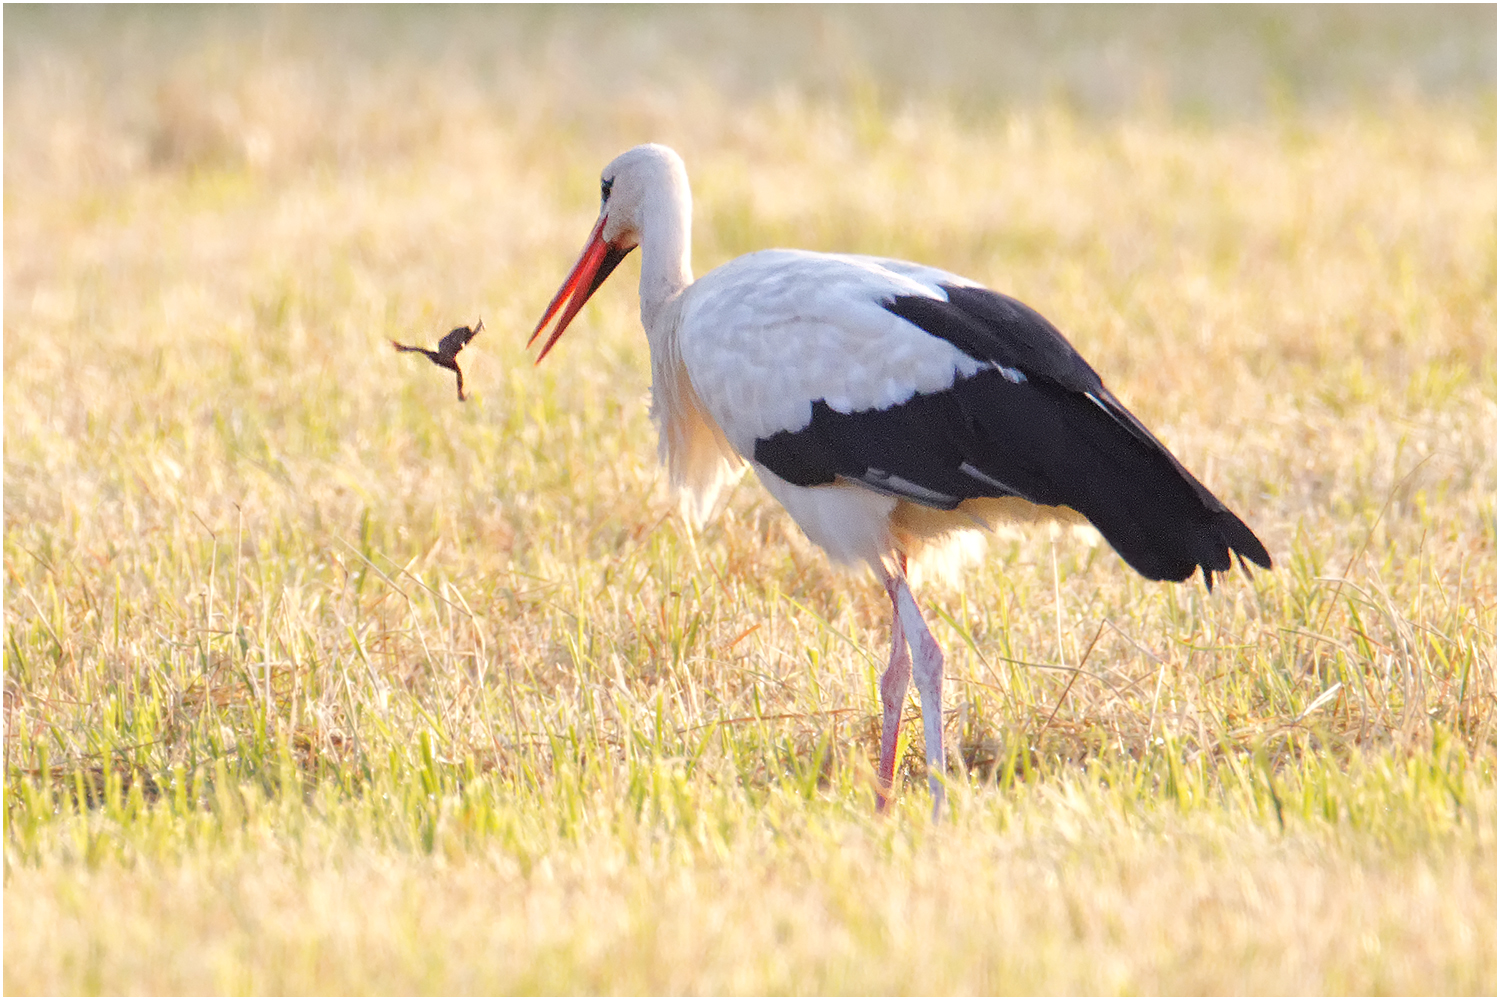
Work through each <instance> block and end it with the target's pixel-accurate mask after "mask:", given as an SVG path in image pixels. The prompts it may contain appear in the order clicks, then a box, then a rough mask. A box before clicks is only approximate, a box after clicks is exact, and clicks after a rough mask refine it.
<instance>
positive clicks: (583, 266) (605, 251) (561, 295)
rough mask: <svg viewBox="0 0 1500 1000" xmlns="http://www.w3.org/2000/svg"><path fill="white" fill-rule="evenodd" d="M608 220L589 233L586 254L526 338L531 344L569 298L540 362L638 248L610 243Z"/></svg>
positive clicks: (602, 217)
mask: <svg viewBox="0 0 1500 1000" xmlns="http://www.w3.org/2000/svg"><path fill="white" fill-rule="evenodd" d="M604 219H605V217H604V216H602V215H601V216H600V217H599V222H598V223H597V224H596V225H595V226H594V231H593V232H591V233H589V241H588V242H587V243H586V244H584V247H583V254H582V256H580V257H579V258H578V263H576V264H574V265H573V270H572V271H570V272H569V273H568V278H567V280H566V281H564V282H563V283H562V287H561V288H559V289H558V290H557V294H556V295H554V296H553V297H552V303H551V304H550V305H548V306H547V311H546V312H545V313H543V314H542V319H541V322H539V323H537V325H536V329H535V330H533V331H532V332H531V339H530V340H528V341H526V346H527V347H530V346H531V345H532V343H533V342H534V341H535V340H536V338H537V337H538V336H540V335H541V332H542V330H543V329H545V328H546V326H547V322H548V321H549V320H551V319H552V317H553V315H554V314H555V313H556V312H557V310H558V308H559V307H560V306H561V305H562V304H563V300H564V299H567V301H568V307H567V308H566V309H564V310H563V314H562V319H560V320H558V321H557V326H556V327H555V328H554V329H553V330H552V336H550V337H548V338H547V342H546V343H544V344H543V345H542V352H541V353H540V354H538V355H537V356H536V363H537V364H541V363H542V359H543V358H545V357H546V356H547V352H548V351H550V350H552V345H553V344H555V343H557V339H558V338H559V337H561V336H562V335H563V331H564V330H566V329H567V328H568V324H569V323H571V322H573V317H574V316H577V315H578V310H580V309H582V308H583V304H584V303H585V302H587V301H588V300H589V296H591V295H593V294H594V292H595V291H597V290H598V288H599V286H600V285H602V284H604V279H605V278H608V277H609V275H610V272H612V271H613V270H614V269H615V268H616V267H618V266H619V264H620V261H622V260H624V259H625V257H626V255H627V254H629V253H630V251H631V250H633V249H634V247H627V248H625V249H624V250H621V249H619V248H618V247H615V246H612V245H611V244H609V243H606V242H605V241H604V235H603V234H604Z"/></svg>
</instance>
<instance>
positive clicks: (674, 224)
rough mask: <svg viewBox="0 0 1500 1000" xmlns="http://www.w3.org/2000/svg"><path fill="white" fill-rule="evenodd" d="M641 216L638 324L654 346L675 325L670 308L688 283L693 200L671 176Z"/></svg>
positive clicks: (684, 180) (681, 180)
mask: <svg viewBox="0 0 1500 1000" xmlns="http://www.w3.org/2000/svg"><path fill="white" fill-rule="evenodd" d="M666 180H667V182H666V183H664V184H663V185H662V186H661V187H659V188H658V189H657V190H655V191H652V192H651V193H650V195H649V196H648V198H647V199H646V203H645V205H644V206H643V208H644V211H643V212H642V213H641V223H640V226H641V235H640V240H641V325H642V326H643V327H645V328H646V336H647V337H648V338H650V340H651V342H652V344H653V346H654V345H655V344H656V343H657V342H658V341H659V339H660V338H662V337H664V336H666V335H667V334H668V333H669V332H670V330H671V328H672V327H673V326H674V325H675V323H674V322H673V316H674V313H675V310H674V309H673V308H672V307H674V306H675V305H676V304H677V299H678V298H679V297H680V296H681V295H682V292H683V290H684V289H686V288H687V286H688V285H691V284H692V283H693V196H692V193H691V192H690V191H689V190H688V185H687V178H686V177H682V178H679V177H677V176H675V175H674V174H672V173H668V174H667V175H666Z"/></svg>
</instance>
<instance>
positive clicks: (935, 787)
mask: <svg viewBox="0 0 1500 1000" xmlns="http://www.w3.org/2000/svg"><path fill="white" fill-rule="evenodd" d="M893 598H894V603H895V605H896V617H897V618H899V619H900V620H901V628H902V629H903V630H904V631H905V632H906V637H907V641H908V642H909V643H911V651H912V660H913V662H912V677H913V679H914V680H915V681H916V682H917V694H919V695H921V697H922V732H923V738H924V739H925V741H926V743H927V787H928V788H929V789H930V790H931V792H932V818H933V819H937V818H938V815H939V814H940V813H941V812H942V809H943V798H944V795H943V776H944V775H945V774H947V773H948V770H947V754H946V753H945V752H944V748H943V651H942V650H941V649H939V648H938V644H937V640H936V639H934V638H933V637H932V633H931V632H929V631H928V630H927V623H926V622H925V621H923V620H922V612H921V611H920V610H919V609H918V608H917V602H916V599H915V598H913V597H912V595H911V588H910V587H908V586H907V585H906V579H905V578H904V577H902V578H900V579H898V580H897V581H896V587H895V594H894V595H893Z"/></svg>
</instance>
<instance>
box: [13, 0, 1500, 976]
mask: <svg viewBox="0 0 1500 1000" xmlns="http://www.w3.org/2000/svg"><path fill="white" fill-rule="evenodd" d="M4 19H5V25H4V26H5V33H4V45H5V96H4V101H5V123H4V129H5V131H4V138H5V147H4V148H5V157H4V171H5V174H4V177H5V186H4V198H5V201H4V225H5V244H4V275H5V286H4V295H5V298H4V317H5V326H4V373H5V374H4V422H5V437H4V477H5V478H4V517H5V538H4V567H5V583H4V638H3V642H4V664H5V689H4V691H5V700H4V707H5V713H4V781H5V793H4V801H5V831H4V890H5V891H4V921H5V923H4V931H5V934H4V977H5V982H4V986H5V989H6V991H7V992H10V993H80V992H82V993H204V992H206V993H235V992H251V993H366V992H372V993H409V992H410V993H453V992H457V993H469V992H477V993H512V992H539V993H593V992H598V993H635V992H644V993H695V992H723V993H766V992H770V993H813V992H856V993H863V992H873V993H919V994H925V993H1015V992H1020V993H1030V992H1039V993H1074V992H1101V993H1115V992H1123V993H1161V992H1167V993H1177V992H1188V993H1222V992H1228V993H1289V994H1300V993H1414V994H1427V993H1491V994H1493V993H1494V992H1495V990H1496V950H1495V941H1496V841H1495V830H1496V689H1495V641H1496V640H1495V602H1496V598H1495V592H1496V537H1495V516H1496V512H1495V495H1496V494H1495V485H1496V455H1495V440H1496V364H1495V359H1496V351H1495V346H1496V312H1495V292H1496V255H1495V247H1496V164H1495V151H1496V111H1495V12H1494V9H1493V8H1491V7H1478V8H1468V9H1458V10H1449V9H1442V8H1430V7H1421V8H1379V9H1366V8H1338V9H1322V8H1312V9H1298V10H1284V9H1279V8H1250V9H1235V10H1232V11H1230V10H1220V9H1214V8H1209V9H1189V10H1175V9H1173V10H1163V9H1150V10H1139V9H1137V10H1126V11H1115V10H1094V9H1088V8H1080V9H1071V8H1070V9H1068V10H1055V9H1041V10H1032V9H1021V10H1006V9H999V10H996V9H986V8H964V9H933V8H923V9H920V10H919V9H915V8H881V9H878V10H873V9H871V10H864V9H827V10H824V9H817V8H794V9H759V8H728V9H717V8H715V9H692V8H690V9H662V10H657V9H650V8H603V9H574V10H568V9H533V8H505V9H500V10H490V9H479V10H476V9H461V10H444V9H435V10H434V9H422V10H412V9H405V8H394V9H392V8H380V9H332V10H328V9H322V10H319V9H314V10H306V9H303V10H298V9H292V10H274V11H273V10H265V9H259V8H233V9H227V10H224V9H221V10H213V9H207V10H200V9H187V10H181V9H176V8H174V9H171V10H167V9H146V10H142V9H114V8H109V9H90V8H82V9H78V8H24V7H23V8H18V7H15V6H7V8H6V9H5V12H4ZM648 140H655V141H661V142H667V143H670V144H672V145H673V146H675V147H676V148H677V149H678V150H679V151H680V152H681V153H682V154H683V156H684V158H685V159H686V161H687V163H688V166H689V170H690V172H691V175H692V178H693V181H694V193H695V197H696V206H697V215H696V219H695V225H694V238H695V240H696V248H695V249H696V251H697V253H696V266H697V269H698V271H699V273H703V272H705V271H707V270H708V269H709V268H711V267H713V266H715V265H716V264H718V263H721V262H723V261H725V260H728V259H729V258H731V257H733V256H736V255H739V254H741V253H744V252H747V251H749V250H753V249H758V248H762V247H769V246H800V247H806V248H810V249H822V250H846V251H854V252H863V253H874V254H883V255H890V256H898V257H906V258H911V259H916V260H921V261H925V262H928V263H932V264H936V265H939V266H942V267H945V268H948V269H950V270H953V271H957V272H959V273H962V274H967V275H970V276H972V277H974V278H976V279H980V280H983V281H985V282H986V283H988V284H989V285H990V286H992V287H994V288H997V289H999V290H1002V291H1006V292H1010V293H1012V294H1015V295H1017V296H1019V297H1020V298H1022V299H1023V300H1025V301H1027V302H1028V303H1030V304H1031V305H1033V306H1035V307H1037V308H1038V309H1040V310H1041V311H1042V312H1043V313H1044V314H1046V315H1047V316H1049V317H1050V318H1051V319H1053V321H1054V322H1056V323H1057V324H1058V325H1059V326H1060V327H1061V328H1062V329H1063V330H1064V331H1065V332H1067V333H1068V335H1069V336H1070V338H1071V339H1072V340H1073V342H1074V343H1075V344H1076V345H1077V346H1078V348H1079V349H1080V351H1081V352H1082V353H1083V354H1084V355H1085V356H1086V357H1087V358H1089V360H1090V361H1091V362H1092V363H1093V365H1094V366H1095V367H1096V368H1097V369H1098V370H1099V371H1100V372H1101V373H1102V374H1103V376H1104V378H1105V379H1106V381H1107V382H1108V383H1109V385H1110V386H1111V388H1112V389H1113V390H1114V391H1115V392H1116V394H1117V395H1119V396H1120V397H1121V399H1122V400H1124V401H1125V402H1126V403H1127V405H1129V406H1130V407H1131V408H1132V409H1133V410H1134V411H1135V412H1136V413H1137V414H1139V415H1140V416H1141V418H1142V419H1143V420H1144V421H1145V422H1146V423H1147V424H1148V425H1149V426H1151V427H1152V428H1153V429H1154V430H1156V432H1157V433H1158V434H1159V435H1160V436H1161V437H1162V438H1163V439H1164V440H1165V441H1166V442H1167V443H1168V444H1169V445H1170V446H1171V447H1172V448H1173V450H1174V451H1175V452H1176V453H1177V454H1178V455H1179V456H1180V457H1181V458H1182V459H1183V461H1184V462H1185V464H1186V465H1187V466H1188V467H1189V468H1191V469H1193V470H1195V471H1196V472H1197V473H1198V474H1199V476H1200V477H1201V478H1202V479H1204V481H1205V482H1206V483H1207V484H1208V485H1209V486H1210V487H1211V488H1212V489H1213V490H1214V491H1215V492H1216V493H1218V494H1219V495H1220V496H1221V497H1223V498H1224V499H1225V501H1226V502H1227V503H1229V505H1230V506H1231V507H1232V508H1234V509H1235V510H1236V511H1238V512H1239V513H1240V514H1241V515H1242V516H1243V517H1244V518H1245V520H1246V521H1247V522H1248V523H1249V524H1250V525H1251V526H1252V527H1253V528H1254V529H1255V530H1256V531H1257V533H1258V534H1259V535H1260V537H1261V538H1262V539H1263V540H1264V541H1265V542H1266V544H1267V546H1268V547H1269V548H1270V550H1271V552H1272V554H1273V557H1274V558H1275V560H1276V568H1275V570H1274V571H1271V572H1262V573H1257V574H1256V575H1255V576H1254V577H1253V578H1249V579H1247V578H1244V577H1239V576H1236V577H1234V578H1231V579H1228V580H1226V581H1225V584H1224V586H1222V587H1217V588H1215V590H1214V592H1213V594H1212V595H1210V594H1207V593H1206V592H1205V591H1204V589H1203V588H1202V586H1201V585H1200V584H1196V583H1194V584H1190V585H1181V586H1174V585H1166V584H1154V583H1149V582H1147V581H1144V580H1142V579H1140V578H1139V577H1137V576H1135V575H1134V574H1133V573H1132V572H1131V571H1130V570H1129V569H1128V568H1127V567H1126V566H1125V565H1124V564H1123V563H1122V562H1121V560H1120V559H1119V558H1118V557H1117V556H1116V555H1115V554H1114V553H1113V552H1111V551H1110V550H1109V549H1108V548H1107V547H1106V546H1090V545H1088V544H1087V543H1086V541H1081V540H1079V539H1077V538H1075V537H1074V536H1073V535H1071V534H1060V535H1057V536H1055V537H1054V536H1053V535H1051V534H1049V533H1047V532H1045V531H1039V532H1033V533H1030V534H1016V535H1014V536H1011V535H1006V536H1002V537H998V538H996V539H995V541H994V543H993V544H992V545H991V548H990V553H989V556H988V558H987V559H986V560H985V561H984V562H983V563H982V564H980V565H977V566H974V567H971V568H970V569H969V570H968V571H967V572H966V573H965V574H964V575H963V577H962V578H961V579H959V580H954V581H941V580H939V581H930V582H927V583H925V584H924V586H923V587H922V588H921V589H920V590H919V591H918V596H919V597H920V598H922V599H923V600H924V601H925V603H926V606H927V607H929V608H931V613H930V615H929V618H930V619H931V620H933V622H934V627H935V629H936V634H937V637H938V639H939V641H940V642H942V643H943V644H944V645H945V646H946V647H947V649H948V650H949V659H948V674H949V677H950V678H951V679H950V682H949V685H948V690H949V695H948V697H949V710H950V711H949V714H948V717H947V719H946V736H947V739H948V740H949V741H950V747H951V748H952V751H953V752H952V753H951V755H950V757H951V759H952V761H953V765H952V770H951V773H950V774H949V775H948V776H947V777H948V781H949V787H950V802H951V803H952V810H951V814H950V815H949V816H948V817H947V818H945V819H944V821H943V822H941V823H938V824H934V823H932V822H931V821H930V820H929V818H928V816H927V811H928V808H927V796H926V793H925V790H924V789H923V781H922V774H921V760H922V754H921V746H920V727H913V726H908V732H911V733H912V735H911V737H910V738H911V741H912V743H911V745H910V746H907V747H906V748H905V756H904V764H903V771H902V773H903V775H904V777H905V779H906V787H905V791H904V793H903V795H902V798H901V799H900V800H899V802H898V804H897V808H896V810H895V814H894V815H893V816H890V817H886V818H884V819H881V818H877V817H875V816H874V815H873V814H872V812H873V811H872V795H871V787H870V781H871V774H872V767H873V757H874V751H875V745H876V741H877V737H878V729H879V719H878V714H877V710H878V694H877V691H876V678H877V677H878V675H879V671H880V670H881V669H882V668H883V666H884V658H885V654H886V647H885V642H886V638H885V636H886V633H885V630H886V628H887V627H888V623H887V618H886V615H887V613H888V611H887V605H886V601H885V597H884V594H883V592H882V591H881V590H880V588H879V587H878V586H876V585H874V583H873V582H872V581H871V580H869V579H865V578H861V577H858V576H853V575H844V574H841V573H838V572H835V571H833V570H832V569H830V567H829V565H828V564H827V563H826V561H825V560H824V559H823V557H822V555H821V554H820V553H818V552H817V551H816V550H814V549H812V548H811V547H810V546H809V545H808V543H807V542H806V541H805V540H803V539H802V538H801V537H800V535H799V534H798V532H797V530H796V528H795V527H794V526H793V525H792V524H791V523H790V521H789V520H788V519H787V518H786V517H785V516H784V515H783V514H782V513H781V512H780V510H779V508H778V507H777V506H776V505H775V503H774V502H773V501H771V500H770V498H769V497H768V496H767V495H766V494H765V493H764V492H762V490H761V489H760V488H759V486H758V485H757V484H756V483H755V482H754V481H753V477H751V478H747V479H743V480H741V481H739V483H738V484H737V485H736V486H735V487H734V488H733V490H732V491H730V492H729V494H728V495H727V497H726V499H725V500H724V501H723V502H722V503H721V507H720V509H719V510H718V511H717V512H716V514H715V516H714V517H713V518H712V519H710V521H709V522H708V523H707V524H706V525H705V526H704V527H702V528H701V529H693V528H691V527H690V526H689V525H688V524H687V523H686V522H685V521H684V520H683V519H682V518H681V516H680V515H679V513H678V510H677V507H676V504H675V502H674V500H673V498H672V497H671V496H670V495H669V493H668V490H667V487H666V484H665V481H664V479H665V477H664V474H663V472H662V470H661V469H660V468H659V467H658V465H657V461H656V442H655V434H654V431H653V429H652V427H651V425H650V421H649V418H648V415H647V385H648V382H649V372H648V364H647V348H646V342H645V338H644V336H643V335H642V334H641V332H640V328H639V322H638V320H637V318H636V296H635V292H634V287H633V286H634V281H635V274H636V271H635V263H634V260H632V261H629V262H627V263H626V265H624V267H622V269H621V271H620V276H619V277H617V278H616V279H615V280H614V281H612V282H611V283H610V284H609V285H607V286H606V287H605V288H604V289H603V290H602V291H601V292H600V294H599V295H598V296H596V297H595V300H594V302H593V303H592V304H591V305H590V306H589V307H588V309H587V310H585V312H584V313H583V314H582V316H581V317H580V318H579V320H578V321H577V323H575V325H574V327H573V330H572V332H571V333H570V334H569V336H568V337H567V338H566V339H564V341H563V342H562V343H561V344H560V345H559V347H558V349H557V350H556V351H555V352H554V353H553V354H552V356H550V357H549V358H548V360H547V362H546V363H545V364H544V365H542V366H541V367H539V368H538V367H534V366H533V365H532V364H531V358H530V356H528V354H527V352H526V351H525V349H524V347H523V345H524V342H525V339H526V335H527V334H528V333H529V332H530V329H531V326H532V324H533V323H534V322H535V321H536V319H537V317H538V316H539V315H540V312H541V310H542V309H543V307H544V306H545V305H546V303H547V301H548V299H549V298H550V296H551V294H552V292H553V291H554V290H555V289H556V287H557V284H558V282H559V281H560V280H561V278H562V277H563V275H564V273H565V272H566V270H567V268H568V267H569V266H570V265H571V264H572V262H573V260H574V258H575V256H576V254H577V252H578V249H579V247H580V246H581V245H582V241H583V238H584V236H585V235H586V233H587V231H588V227H589V225H590V224H591V223H592V221H593V219H594V215H595V211H596V208H597V195H598V182H597V172H598V170H599V168H600V167H601V166H602V165H603V164H604V163H605V162H606V161H607V160H608V159H609V158H610V157H612V156H613V155H615V154H616V153H618V152H620V151H621V150H623V149H624V148H626V147H628V146H630V145H633V144H635V143H637V142H642V141H648ZM479 316H482V317H483V318H484V322H485V332H484V334H483V335H481V336H480V337H479V338H478V339H476V340H475V341H474V343H473V344H472V345H471V346H470V347H469V349H468V350H467V351H466V352H465V353H464V355H463V359H462V360H463V362H464V366H465V375H466V382H467V385H468V388H469V390H470V393H471V399H470V401H469V402H467V403H462V404H461V403H459V402H457V401H456V400H455V398H454V392H453V382H452V379H451V377H450V376H448V375H447V374H446V373H443V372H440V371H438V370H436V369H434V368H432V367H431V366H430V365H428V364H426V362H424V361H421V360H420V359H413V358H412V357H411V356H409V355H397V354H395V353H394V352H392V351H391V349H390V347H389V344H388V340H389V339H391V338H396V339H400V340H403V341H406V342H429V343H430V342H432V341H435V340H436V338H437V336H438V335H439V334H441V333H442V332H444V331H446V330H447V329H448V328H449V327H451V326H456V325H459V324H463V323H469V322H472V321H473V320H474V319H476V318H477V317H479ZM910 712H911V715H912V716H913V717H914V716H915V715H916V703H915V700H913V701H912V702H911V706H910Z"/></svg>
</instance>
